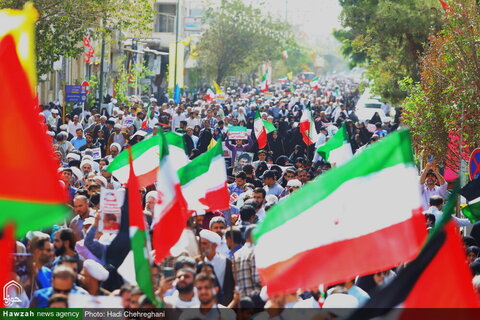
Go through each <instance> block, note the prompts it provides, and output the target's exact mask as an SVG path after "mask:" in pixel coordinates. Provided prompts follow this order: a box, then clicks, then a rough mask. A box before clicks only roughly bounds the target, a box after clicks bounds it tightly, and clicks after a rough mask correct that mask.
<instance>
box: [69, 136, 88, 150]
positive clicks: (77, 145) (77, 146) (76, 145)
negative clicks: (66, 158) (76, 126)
mask: <svg viewBox="0 0 480 320" xmlns="http://www.w3.org/2000/svg"><path fill="white" fill-rule="evenodd" d="M70 143H71V144H72V145H73V147H74V148H75V149H77V150H78V149H80V148H81V147H83V146H84V145H86V144H87V139H85V138H81V139H79V138H73V139H72V140H71V141H70Z"/></svg>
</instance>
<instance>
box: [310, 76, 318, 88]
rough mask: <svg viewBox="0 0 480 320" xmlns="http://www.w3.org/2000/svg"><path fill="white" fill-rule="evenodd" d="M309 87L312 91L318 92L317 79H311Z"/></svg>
mask: <svg viewBox="0 0 480 320" xmlns="http://www.w3.org/2000/svg"><path fill="white" fill-rule="evenodd" d="M310 86H311V87H312V89H313V90H318V89H319V86H318V77H315V78H313V79H312V81H311V82H310Z"/></svg>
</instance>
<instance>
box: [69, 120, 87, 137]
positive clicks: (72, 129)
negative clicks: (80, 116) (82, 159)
mask: <svg viewBox="0 0 480 320" xmlns="http://www.w3.org/2000/svg"><path fill="white" fill-rule="evenodd" d="M77 129H82V130H83V127H82V125H81V124H80V122H79V123H77V124H75V123H73V121H70V122H69V123H68V129H67V131H68V133H70V134H71V135H72V136H74V137H76V136H77V134H76V131H77Z"/></svg>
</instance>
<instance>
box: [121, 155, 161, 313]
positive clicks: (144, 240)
mask: <svg viewBox="0 0 480 320" xmlns="http://www.w3.org/2000/svg"><path fill="white" fill-rule="evenodd" d="M130 149H131V148H128V152H129V155H130V161H129V168H130V175H129V178H128V183H127V188H128V218H129V222H130V228H129V229H130V230H129V231H130V244H131V248H132V251H133V260H134V265H135V278H136V281H137V284H138V287H139V288H140V290H142V292H143V293H145V295H146V296H147V297H148V299H150V301H152V302H153V303H155V304H156V305H157V306H158V301H157V298H156V297H155V294H154V290H153V285H152V274H151V271H150V259H149V255H150V250H149V248H150V240H149V237H148V232H147V227H146V224H145V217H144V216H143V210H142V200H141V199H140V193H139V190H140V185H139V183H138V179H137V177H136V176H135V171H134V169H133V160H132V152H131V150H130Z"/></svg>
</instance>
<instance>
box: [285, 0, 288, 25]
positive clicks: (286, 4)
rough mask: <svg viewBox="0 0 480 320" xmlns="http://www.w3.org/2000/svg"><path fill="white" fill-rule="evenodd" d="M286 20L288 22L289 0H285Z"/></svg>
mask: <svg viewBox="0 0 480 320" xmlns="http://www.w3.org/2000/svg"><path fill="white" fill-rule="evenodd" d="M285 22H288V0H285Z"/></svg>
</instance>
